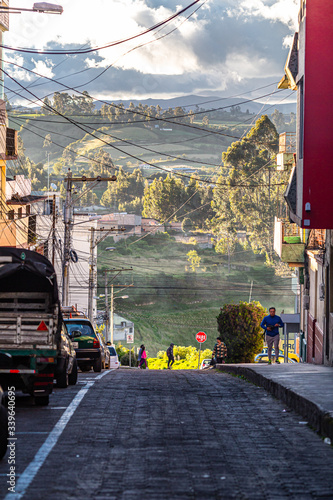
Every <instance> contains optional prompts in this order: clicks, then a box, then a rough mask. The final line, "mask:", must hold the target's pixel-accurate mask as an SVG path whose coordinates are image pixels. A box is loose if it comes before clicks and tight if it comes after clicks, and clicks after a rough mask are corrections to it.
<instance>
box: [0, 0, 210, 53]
mask: <svg viewBox="0 0 333 500" xmlns="http://www.w3.org/2000/svg"><path fill="white" fill-rule="evenodd" d="M200 1H201V0H195V1H194V2H192V3H191V4H189V5H187V6H186V7H184V8H183V9H181V10H179V11H178V12H176V13H175V14H173V15H171V16H169V17H168V18H167V19H165V20H164V21H160V22H159V23H157V24H155V25H153V26H151V27H150V28H148V29H146V30H144V31H142V32H141V33H138V34H137V35H132V36H130V37H127V38H124V39H122V40H117V41H115V42H111V43H108V44H106V45H102V46H97V47H92V48H90V49H84V50H38V49H26V48H20V47H10V46H9V45H0V47H2V48H4V49H7V50H13V51H15V52H25V53H29V54H38V55H40V54H47V55H64V54H65V55H78V54H89V53H90V52H96V51H98V50H103V49H106V48H109V47H115V46H117V45H120V44H123V43H126V42H128V41H130V40H134V39H136V38H139V37H141V36H143V35H146V34H147V33H150V32H152V31H154V30H156V29H157V28H160V27H161V26H163V25H165V24H167V23H169V22H170V21H172V20H173V19H175V18H177V17H178V16H180V15H181V14H183V13H184V12H186V11H187V10H188V9H190V8H191V7H193V6H194V5H196V4H198V3H199V2H200ZM206 1H207V0H206ZM206 1H204V2H203V3H206Z"/></svg>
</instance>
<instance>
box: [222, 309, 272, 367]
mask: <svg viewBox="0 0 333 500" xmlns="http://www.w3.org/2000/svg"><path fill="white" fill-rule="evenodd" d="M266 314H267V312H266V310H265V309H264V308H263V307H262V305H261V304H260V303H259V302H251V303H247V302H242V301H241V302H240V303H239V304H225V305H224V306H223V307H222V308H221V311H220V314H219V315H218V316H217V323H218V331H219V334H220V337H221V338H222V340H223V342H224V343H225V344H226V346H227V349H228V362H230V363H252V362H253V361H254V356H255V355H256V354H258V353H259V352H261V351H262V348H263V344H264V339H263V333H262V329H261V327H260V323H261V321H262V319H263V318H264V316H265V315H266Z"/></svg>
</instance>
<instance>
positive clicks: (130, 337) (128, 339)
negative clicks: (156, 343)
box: [126, 330, 134, 368]
mask: <svg viewBox="0 0 333 500" xmlns="http://www.w3.org/2000/svg"><path fill="white" fill-rule="evenodd" d="M127 331H128V330H127ZM126 342H127V344H133V343H134V335H131V334H126ZM131 354H132V351H131V349H129V352H128V357H129V360H128V364H129V367H130V368H131V364H132V363H131V361H132V360H131Z"/></svg>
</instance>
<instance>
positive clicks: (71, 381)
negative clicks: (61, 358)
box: [68, 359, 77, 385]
mask: <svg viewBox="0 0 333 500" xmlns="http://www.w3.org/2000/svg"><path fill="white" fill-rule="evenodd" d="M68 382H69V384H70V385H75V384H76V382H77V361H76V359H74V361H73V368H72V373H70V374H69V375H68Z"/></svg>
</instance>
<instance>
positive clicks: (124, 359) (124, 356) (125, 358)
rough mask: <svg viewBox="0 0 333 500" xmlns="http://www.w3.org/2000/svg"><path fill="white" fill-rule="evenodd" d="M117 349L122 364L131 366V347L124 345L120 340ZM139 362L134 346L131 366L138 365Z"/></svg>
mask: <svg viewBox="0 0 333 500" xmlns="http://www.w3.org/2000/svg"><path fill="white" fill-rule="evenodd" d="M116 351H117V354H118V358H119V362H120V364H121V365H122V366H129V349H127V347H124V346H123V345H122V344H121V343H120V342H118V345H117V347H116ZM137 364H138V355H137V354H136V352H135V349H134V347H132V349H131V366H137Z"/></svg>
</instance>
